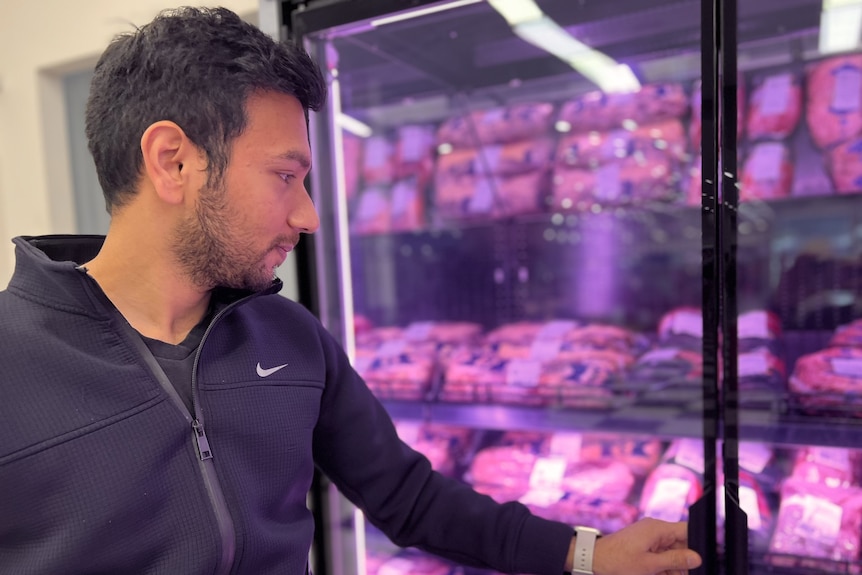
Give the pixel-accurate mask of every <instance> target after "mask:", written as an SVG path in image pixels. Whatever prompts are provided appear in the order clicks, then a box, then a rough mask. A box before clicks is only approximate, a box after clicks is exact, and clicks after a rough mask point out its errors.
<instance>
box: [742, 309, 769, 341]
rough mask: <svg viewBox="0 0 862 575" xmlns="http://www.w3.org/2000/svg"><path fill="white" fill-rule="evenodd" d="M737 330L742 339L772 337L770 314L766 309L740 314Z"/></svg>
mask: <svg viewBox="0 0 862 575" xmlns="http://www.w3.org/2000/svg"><path fill="white" fill-rule="evenodd" d="M737 332H738V334H739V338H740V339H771V338H773V337H774V336H775V334H773V333H772V332H771V331H769V315H768V314H767V313H766V312H764V311H753V312H749V313H745V314H742V315H741V316H739V322H738V323H737Z"/></svg>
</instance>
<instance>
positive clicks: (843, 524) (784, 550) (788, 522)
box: [769, 477, 862, 573]
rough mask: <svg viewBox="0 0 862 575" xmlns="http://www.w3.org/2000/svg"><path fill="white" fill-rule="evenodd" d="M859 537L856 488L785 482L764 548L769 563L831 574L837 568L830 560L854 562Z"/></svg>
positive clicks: (860, 496) (861, 510)
mask: <svg viewBox="0 0 862 575" xmlns="http://www.w3.org/2000/svg"><path fill="white" fill-rule="evenodd" d="M860 537H862V490H860V489H859V488H858V487H829V486H827V485H823V484H818V483H808V482H805V481H801V480H799V479H797V478H795V477H791V478H789V479H788V480H787V481H785V482H784V485H783V486H782V488H781V505H780V507H779V511H778V520H777V522H776V526H775V533H774V534H773V536H772V541H771V543H770V546H769V551H770V553H772V554H774V555H771V556H770V561H771V562H772V563H773V564H775V565H778V566H782V567H787V568H793V567H796V568H809V569H822V570H824V571H822V572H828V573H834V572H837V570H836V569H835V567H837V566H835V565H831V564H830V562H831V561H844V562H855V561H858V560H859V558H860V554H859V547H860ZM847 572H852V571H847Z"/></svg>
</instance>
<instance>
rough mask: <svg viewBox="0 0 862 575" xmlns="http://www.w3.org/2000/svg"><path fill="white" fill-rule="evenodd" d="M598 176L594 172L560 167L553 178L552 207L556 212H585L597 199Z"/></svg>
mask: <svg viewBox="0 0 862 575" xmlns="http://www.w3.org/2000/svg"><path fill="white" fill-rule="evenodd" d="M595 185H596V174H595V172H593V171H592V170H587V169H580V168H562V167H558V168H557V169H556V170H555V171H554V175H553V177H552V178H551V206H552V208H553V209H555V210H566V211H568V210H572V211H579V212H584V211H587V210H589V209H590V208H591V207H592V206H593V204H595V203H596V202H595V199H594V198H593V189H594V188H595Z"/></svg>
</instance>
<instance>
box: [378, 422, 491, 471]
mask: <svg viewBox="0 0 862 575" xmlns="http://www.w3.org/2000/svg"><path fill="white" fill-rule="evenodd" d="M395 428H396V430H397V431H398V436H399V437H400V438H401V440H402V441H403V442H404V443H406V444H407V445H409V446H410V447H412V448H413V449H415V450H416V451H418V452H420V453H421V454H423V455H424V456H425V457H427V458H428V460H429V461H430V462H431V466H432V467H433V468H434V469H435V470H436V471H438V472H439V473H441V474H443V475H445V476H447V477H457V475H458V474H459V473H460V470H461V465H462V464H463V460H464V458H465V457H466V456H467V455H468V452H469V449H470V446H471V443H472V441H473V437H474V435H475V431H474V430H472V429H469V428H466V427H455V426H449V425H443V424H438V423H419V422H416V421H405V420H396V421H395Z"/></svg>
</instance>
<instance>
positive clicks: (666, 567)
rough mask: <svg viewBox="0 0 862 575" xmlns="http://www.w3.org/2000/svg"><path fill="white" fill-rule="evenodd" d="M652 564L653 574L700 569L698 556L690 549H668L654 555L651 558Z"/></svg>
mask: <svg viewBox="0 0 862 575" xmlns="http://www.w3.org/2000/svg"><path fill="white" fill-rule="evenodd" d="M651 559H652V561H650V562H651V563H653V566H652V571H653V572H654V573H662V572H665V571H668V572H671V573H673V572H676V571H683V572H684V571H687V570H688V569H694V568H696V567H700V563H701V559H700V555H698V554H697V553H695V552H694V551H692V550H691V549H670V550H668V551H664V552H662V553H655V554H653V555H652V556H651Z"/></svg>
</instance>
